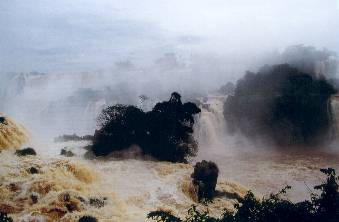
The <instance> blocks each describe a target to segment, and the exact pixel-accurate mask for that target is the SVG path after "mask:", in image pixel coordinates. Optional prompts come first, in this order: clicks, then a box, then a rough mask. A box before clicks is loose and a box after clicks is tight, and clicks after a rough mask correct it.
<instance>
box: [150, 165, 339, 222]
mask: <svg viewBox="0 0 339 222" xmlns="http://www.w3.org/2000/svg"><path fill="white" fill-rule="evenodd" d="M321 172H323V173H324V174H326V175H327V179H326V181H325V182H324V183H323V184H321V185H319V186H315V187H314V188H315V189H316V190H320V191H321V193H320V195H317V194H311V201H303V202H298V203H293V202H291V201H290V200H288V199H286V198H284V194H285V193H286V191H287V190H288V189H290V187H289V186H287V187H285V188H284V189H282V190H281V191H280V192H279V193H277V194H271V195H270V196H269V197H268V198H264V199H263V200H262V201H259V200H257V199H256V198H255V196H254V194H253V193H252V192H250V191H249V192H248V193H247V194H246V196H245V197H244V198H243V200H241V201H240V203H239V204H236V205H235V208H236V210H235V211H234V212H231V211H228V210H226V209H225V210H224V213H223V215H221V217H220V218H214V217H211V216H209V214H208V211H206V212H199V211H197V209H196V207H195V206H192V207H191V208H190V209H189V210H188V215H187V216H186V218H185V219H184V220H182V219H180V218H178V217H175V216H173V215H172V214H170V213H169V212H166V213H165V214H164V212H163V211H154V212H151V213H149V214H148V218H149V219H157V221H158V222H164V221H166V222H191V221H201V222H207V221H209V222H320V221H321V222H337V221H338V218H339V191H338V187H339V186H338V180H339V177H337V176H336V174H335V171H334V169H332V168H328V169H321ZM164 215H165V216H166V217H163V216H164ZM171 218H174V219H173V220H171ZM164 219H167V220H164Z"/></svg>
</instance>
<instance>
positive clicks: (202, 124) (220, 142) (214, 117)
mask: <svg viewBox="0 0 339 222" xmlns="http://www.w3.org/2000/svg"><path fill="white" fill-rule="evenodd" d="M225 99H226V96H209V97H207V98H205V99H202V101H201V105H200V108H201V113H200V114H199V117H198V119H197V122H196V125H195V130H194V136H195V138H196V140H197V141H198V143H199V147H200V148H201V149H203V150H204V149H205V148H208V149H209V151H212V152H214V151H215V152H216V151H217V150H218V149H220V148H223V147H224V146H225V136H226V122H225V119H224V114H223V111H224V102H225Z"/></svg>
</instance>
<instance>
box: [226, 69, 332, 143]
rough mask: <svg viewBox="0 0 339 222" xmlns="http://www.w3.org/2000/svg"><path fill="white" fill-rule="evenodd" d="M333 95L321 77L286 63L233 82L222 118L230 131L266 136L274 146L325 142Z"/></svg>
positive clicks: (255, 136)
mask: <svg viewBox="0 0 339 222" xmlns="http://www.w3.org/2000/svg"><path fill="white" fill-rule="evenodd" d="M334 93H336V90H335V89H334V88H333V87H332V85H330V84H329V83H328V82H327V81H326V80H325V79H323V78H316V77H315V76H314V75H312V74H307V73H303V72H300V71H298V70H297V69H295V68H292V67H290V66H289V65H286V64H284V65H275V66H265V67H263V68H262V69H261V70H260V71H259V72H258V73H251V72H247V74H246V75H245V77H244V78H243V79H241V80H239V81H238V82H237V86H236V89H235V93H234V95H233V96H229V97H228V98H227V101H226V103H225V107H224V115H225V118H226V121H227V122H228V126H229V130H231V131H237V130H239V131H240V132H242V133H243V134H245V135H247V136H249V137H252V138H257V137H259V136H260V137H261V136H264V137H268V138H270V139H272V140H273V141H274V142H276V144H278V145H294V144H308V145H312V144H316V143H320V142H323V141H325V139H328V135H329V134H328V133H329V129H330V128H331V123H332V113H331V107H330V96H331V95H332V94H334Z"/></svg>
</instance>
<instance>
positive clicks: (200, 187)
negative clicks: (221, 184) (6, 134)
mask: <svg viewBox="0 0 339 222" xmlns="http://www.w3.org/2000/svg"><path fill="white" fill-rule="evenodd" d="M218 174H219V169H218V166H217V165H216V164H215V163H214V162H211V161H206V160H203V161H201V162H198V163H196V164H195V166H194V171H193V173H192V175H191V178H192V182H193V185H194V187H195V190H196V193H197V196H198V200H199V201H205V200H206V201H208V200H211V199H212V198H213V197H214V193H215V187H216V185H217V180H218Z"/></svg>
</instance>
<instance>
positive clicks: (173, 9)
mask: <svg viewBox="0 0 339 222" xmlns="http://www.w3.org/2000/svg"><path fill="white" fill-rule="evenodd" d="M0 30H1V31H0V71H6V72H7V71H24V72H27V71H32V70H36V71H43V72H44V71H47V72H50V71H59V70H67V69H70V70H78V71H83V70H86V69H89V68H93V67H94V68H105V67H108V66H110V65H111V64H114V63H115V62H117V61H124V60H131V61H133V62H136V63H137V62H141V63H147V62H151V61H154V60H155V58H157V57H161V56H162V55H163V54H164V53H168V52H174V53H178V54H215V55H231V54H232V53H238V54H239V53H240V54H241V53H247V52H249V53H251V52H264V51H268V50H275V49H278V50H280V49H282V48H283V47H285V46H287V45H291V44H306V45H314V46H316V47H319V48H322V47H327V48H328V49H330V50H335V51H339V1H337V0H205V1H203V0H166V1H165V0H32V1H27V0H1V1H0Z"/></svg>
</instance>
